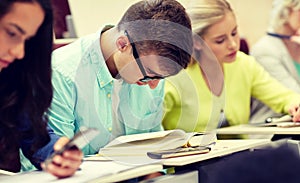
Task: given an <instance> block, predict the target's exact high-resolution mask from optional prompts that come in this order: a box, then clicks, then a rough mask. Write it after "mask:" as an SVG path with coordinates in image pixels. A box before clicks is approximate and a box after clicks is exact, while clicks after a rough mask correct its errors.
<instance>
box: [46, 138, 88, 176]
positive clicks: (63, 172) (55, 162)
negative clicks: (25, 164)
mask: <svg viewBox="0 0 300 183" xmlns="http://www.w3.org/2000/svg"><path fill="white" fill-rule="evenodd" d="M67 142H69V139H68V138H66V137H61V138H60V139H59V140H58V141H57V142H56V143H55V145H54V150H55V151H58V150H60V149H61V148H62V147H63V146H64V145H65V144H66V143H67ZM82 158H83V153H82V152H81V150H79V149H70V150H67V151H65V152H63V154H62V155H55V156H54V157H53V159H52V162H50V163H47V164H45V163H42V164H41V166H42V168H43V169H44V170H45V171H47V172H49V173H51V174H52V175H54V176H56V177H59V178H65V177H69V176H72V175H73V174H74V173H75V172H76V171H77V170H78V168H79V166H80V165H81V163H82Z"/></svg>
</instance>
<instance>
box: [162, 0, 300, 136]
mask: <svg viewBox="0 0 300 183" xmlns="http://www.w3.org/2000/svg"><path fill="white" fill-rule="evenodd" d="M187 11H188V13H189V15H190V17H191V21H192V28H193V31H194V33H196V34H197V35H198V36H200V37H201V38H202V39H203V40H204V42H205V44H206V45H207V46H208V47H209V48H210V49H211V51H212V52H213V53H214V55H215V57H216V59H217V61H218V63H219V65H220V67H221V69H220V71H219V70H218V69H210V70H207V69H205V67H202V65H203V63H206V64H207V62H208V61H209V59H207V58H203V47H204V44H203V43H201V42H199V41H197V40H195V41H194V43H195V44H194V57H193V58H194V62H193V63H192V64H190V65H189V66H188V68H187V69H186V70H184V71H183V72H181V73H180V74H179V75H178V76H175V77H173V78H172V79H169V80H168V81H167V83H166V85H165V100H164V104H165V115H164V119H163V125H164V128H165V129H175V128H181V129H184V130H185V131H203V130H205V129H207V126H209V127H210V128H211V127H212V126H214V127H217V126H218V123H219V120H220V117H223V119H224V120H222V124H227V125H238V124H246V123H248V122H249V116H250V99H251V97H255V98H257V99H259V100H261V101H263V102H264V103H265V104H266V105H268V106H269V107H271V108H272V109H274V110H275V111H277V112H278V113H289V111H290V113H291V114H294V113H295V111H296V110H297V109H298V107H297V105H296V104H299V103H300V96H299V95H298V94H296V93H294V92H293V91H291V90H289V89H287V88H286V87H284V86H283V85H281V84H280V83H279V82H278V81H276V80H275V79H273V78H272V77H271V76H270V75H269V74H268V73H267V72H266V71H265V70H264V69H263V67H261V66H260V65H259V64H258V63H257V62H256V61H255V59H254V58H253V57H251V56H248V55H246V54H244V53H242V52H240V51H239V46H240V45H239V43H240V37H239V32H238V25H237V22H236V17H235V14H234V12H233V10H232V8H231V6H230V4H229V3H228V2H227V1H225V0H197V1H196V0H195V1H193V2H191V4H190V6H189V7H188V8H187ZM195 37H196V36H195ZM211 61H212V63H213V59H211ZM198 63H199V64H198ZM206 64H204V65H206ZM218 72H221V74H222V76H223V77H224V85H223V90H221V92H214V91H213V90H212V89H213V87H212V86H214V84H215V82H208V81H209V79H208V76H210V75H217V74H218ZM212 91H213V92H212ZM222 97H224V100H223V103H222V101H221V102H220V103H216V102H215V101H216V99H220V98H222ZM295 103H296V104H295ZM219 105H221V106H219ZM222 105H223V106H222ZM219 107H221V111H215V110H214V109H215V108H219ZM191 111H192V112H191ZM219 112H223V115H220V113H219ZM295 119H296V115H295Z"/></svg>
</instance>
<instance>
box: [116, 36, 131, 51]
mask: <svg viewBox="0 0 300 183" xmlns="http://www.w3.org/2000/svg"><path fill="white" fill-rule="evenodd" d="M116 44H117V48H118V50H120V51H121V52H123V51H125V50H126V49H127V46H128V45H129V40H128V39H127V37H126V36H120V37H119V38H118V39H117V41H116Z"/></svg>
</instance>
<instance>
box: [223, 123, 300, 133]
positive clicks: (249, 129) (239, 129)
mask: <svg viewBox="0 0 300 183" xmlns="http://www.w3.org/2000/svg"><path fill="white" fill-rule="evenodd" d="M217 133H218V134H227V135H228V134H252V135H273V134H281V135H295V134H298V135H299V134H300V127H291V128H282V127H258V126H253V125H237V126H230V127H225V128H219V129H218V130H217Z"/></svg>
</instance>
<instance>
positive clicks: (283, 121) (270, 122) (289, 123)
mask: <svg viewBox="0 0 300 183" xmlns="http://www.w3.org/2000/svg"><path fill="white" fill-rule="evenodd" d="M253 125H254V126H263V127H271V126H277V127H282V128H289V127H296V126H300V122H293V120H292V117H291V116H290V115H284V116H282V117H270V118H267V119H266V120H265V122H263V123H253Z"/></svg>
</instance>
